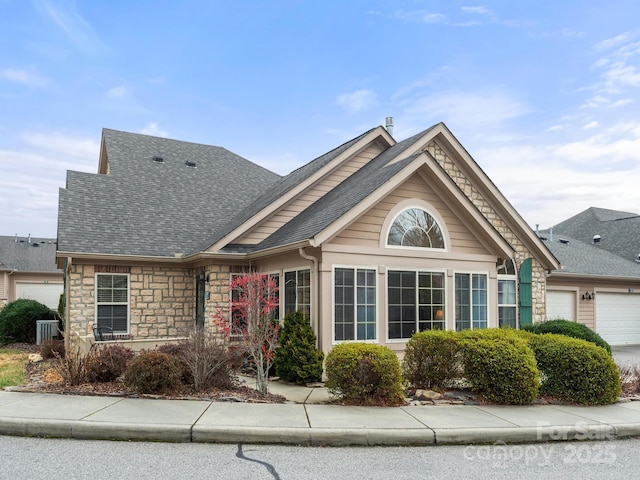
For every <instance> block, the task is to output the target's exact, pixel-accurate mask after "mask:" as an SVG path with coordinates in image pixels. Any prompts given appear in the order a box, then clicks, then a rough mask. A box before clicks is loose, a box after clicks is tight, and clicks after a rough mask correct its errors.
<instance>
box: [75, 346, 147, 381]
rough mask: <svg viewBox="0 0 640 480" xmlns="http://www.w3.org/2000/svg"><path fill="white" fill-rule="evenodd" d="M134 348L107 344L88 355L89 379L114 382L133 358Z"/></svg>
mask: <svg viewBox="0 0 640 480" xmlns="http://www.w3.org/2000/svg"><path fill="white" fill-rule="evenodd" d="M134 356H135V354H134V353H133V350H131V349H130V348H127V347H125V346H122V345H117V344H116V345H105V346H102V347H98V349H97V350H93V351H91V352H90V353H89V355H88V356H87V367H86V368H87V381H89V382H90V383H101V382H113V381H114V380H116V379H117V378H118V377H119V376H120V375H122V374H123V373H124V371H125V369H126V368H127V365H128V364H129V362H131V361H132V360H133V357H134Z"/></svg>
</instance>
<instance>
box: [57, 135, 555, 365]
mask: <svg viewBox="0 0 640 480" xmlns="http://www.w3.org/2000/svg"><path fill="white" fill-rule="evenodd" d="M57 261H58V266H59V267H60V268H63V269H64V271H65V291H66V299H67V302H66V319H67V322H66V328H67V329H69V331H70V332H73V333H75V334H77V335H78V336H79V337H80V338H86V339H92V338H93V334H92V328H93V327H94V326H96V325H97V326H104V327H108V328H111V329H113V331H114V332H116V333H120V334H123V335H127V337H130V340H127V341H128V342H131V344H132V345H134V346H135V345H138V346H140V345H145V346H149V345H152V344H159V343H162V342H165V341H169V340H171V339H173V338H176V337H178V336H179V335H180V332H181V329H183V328H184V327H188V326H191V325H194V324H199V325H205V326H209V325H211V323H212V318H213V316H214V315H215V314H216V312H219V311H221V310H222V311H228V310H229V302H230V292H229V284H230V281H231V279H232V276H233V275H237V274H239V273H242V272H247V271H260V272H263V273H264V274H265V275H266V274H269V275H273V276H274V277H275V278H276V279H277V281H278V282H279V301H280V305H279V311H278V314H279V318H283V317H284V315H285V314H286V313H287V312H290V311H295V310H300V311H302V312H304V313H305V314H307V315H308V316H309V318H310V322H311V325H312V327H313V329H314V331H315V332H316V334H317V337H318V346H319V348H320V349H321V350H323V351H325V352H327V351H328V350H330V349H331V348H332V346H333V345H335V344H336V343H339V342H345V341H367V342H374V343H378V344H382V345H387V346H389V347H391V348H392V349H394V350H395V351H397V352H398V353H401V352H402V351H403V350H404V346H405V344H406V341H407V340H408V339H409V338H410V337H411V335H412V334H413V333H414V332H417V331H420V330H424V329H451V330H461V329H467V328H486V327H497V326H500V325H505V326H518V325H520V324H526V323H530V322H532V321H534V322H536V321H542V320H544V319H545V318H546V311H545V291H546V281H547V276H548V274H549V272H551V271H553V270H558V269H559V268H560V263H559V262H558V260H557V259H556V257H555V256H554V255H553V254H552V253H551V251H550V250H549V248H548V247H547V246H546V245H545V243H544V242H543V241H542V240H541V239H540V238H538V236H537V235H536V233H535V231H534V230H533V229H531V228H530V227H529V226H528V225H527V224H526V223H525V221H524V220H523V219H522V218H521V216H520V215H519V214H518V212H516V210H515V209H514V208H513V206H511V204H510V203H509V202H508V201H507V199H506V198H505V197H504V196H503V194H502V193H501V192H500V191H499V190H498V188H497V187H496V186H495V185H494V184H493V183H492V182H491V180H490V179H489V178H488V177H487V175H486V174H485V172H484V171H483V170H482V169H481V168H480V166H479V165H478V164H477V163H476V162H475V161H474V160H473V158H472V157H471V156H470V155H469V153H468V152H467V151H466V150H465V148H464V147H463V146H462V145H461V144H460V143H459V142H458V140H457V139H456V138H455V137H454V136H453V134H452V133H451V132H450V131H449V129H448V128H447V127H446V126H445V125H444V124H442V123H439V124H437V125H434V126H433V127H431V128H428V129H427V130H424V131H422V132H420V133H418V134H416V135H414V136H412V137H410V138H407V139H405V140H402V141H400V142H397V141H396V140H395V139H394V138H393V137H392V136H391V135H390V133H389V131H387V129H385V128H384V127H382V126H378V127H376V128H373V129H371V130H369V131H366V132H364V133H363V134H362V135H359V136H357V137H356V138H353V139H352V140H349V141H348V142H346V143H344V144H342V145H339V146H337V147H336V148H334V149H333V150H331V151H329V152H327V153H325V154H323V155H321V156H319V157H317V158H316V159H314V160H312V161H311V162H309V163H307V164H306V165H304V166H302V167H300V168H299V169H297V170H295V171H293V172H291V173H290V174H289V175H286V176H283V177H281V176H279V175H277V174H275V173H273V172H270V171H268V170H266V169H264V168H262V167H260V166H258V165H256V164H254V163H252V162H250V161H248V160H246V159H244V158H242V157H240V156H238V155H236V154H234V153H232V152H230V151H228V150H226V149H224V148H221V147H215V146H208V145H200V144H194V143H188V142H183V141H178V140H171V139H166V138H158V137H152V136H147V135H140V134H134V133H127V132H122V131H116V130H109V129H105V130H103V132H102V144H101V150H100V158H99V162H98V172H97V174H89V173H81V172H74V171H69V172H68V174H67V182H66V187H65V188H62V189H61V190H60V198H59V219H58V251H57ZM229 315H230V314H229Z"/></svg>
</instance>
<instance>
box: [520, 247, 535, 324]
mask: <svg viewBox="0 0 640 480" xmlns="http://www.w3.org/2000/svg"><path fill="white" fill-rule="evenodd" d="M531 276H532V275H531V259H530V258H527V259H526V260H525V261H524V262H522V265H521V266H520V326H522V325H530V324H531V322H532V319H533V295H532V291H531Z"/></svg>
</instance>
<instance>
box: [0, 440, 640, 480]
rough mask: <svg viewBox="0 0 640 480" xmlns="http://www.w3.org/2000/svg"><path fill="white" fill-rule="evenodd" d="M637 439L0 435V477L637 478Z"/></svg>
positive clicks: (96, 479) (639, 465) (639, 443)
mask: <svg viewBox="0 0 640 480" xmlns="http://www.w3.org/2000/svg"><path fill="white" fill-rule="evenodd" d="M639 449H640V440H638V439H630V440H612V441H604V442H569V443H567V442H556V443H546V444H529V445H472V446H459V447H444V446H442V447H386V448H385V447H369V448H367V447H358V448H309V447H286V446H273V445H242V444H240V445H233V444H228V445H220V444H182V443H181V444H170V443H144V442H104V441H80V440H57V439H38V438H23V437H3V436H0V478H1V479H12V480H21V479H37V480H42V479H47V480H57V479H60V480H62V479H64V480H69V479H84V478H87V479H93V480H101V479H105V480H110V479H129V478H131V479H163V480H164V479H167V480H169V479H220V478H223V479H267V480H273V479H278V480H285V479H287V480H288V479H296V480H300V479H334V478H335V479H367V480H375V479H385V480H387V479H394V480H396V479H397V480H399V479H411V480H415V479H430V478H434V479H441V478H461V479H482V480H487V479H502V478H504V479H513V478H517V479H518V480H525V479H539V478H580V479H598V480H603V479H608V478H616V479H617V478H636V477H637V472H638V471H639V469H640V456H639V455H638V454H637V452H638V451H639Z"/></svg>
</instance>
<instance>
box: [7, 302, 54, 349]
mask: <svg viewBox="0 0 640 480" xmlns="http://www.w3.org/2000/svg"><path fill="white" fill-rule="evenodd" d="M52 318H56V312H54V311H52V310H51V309H50V308H49V307H47V306H46V305H43V304H41V303H39V302H36V301H35V300H29V299H27V298H19V299H18V300H14V301H13V302H9V303H7V304H6V305H5V307H4V308H3V309H2V310H0V344H5V343H18V342H25V343H35V342H36V321H38V320H47V319H52Z"/></svg>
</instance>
